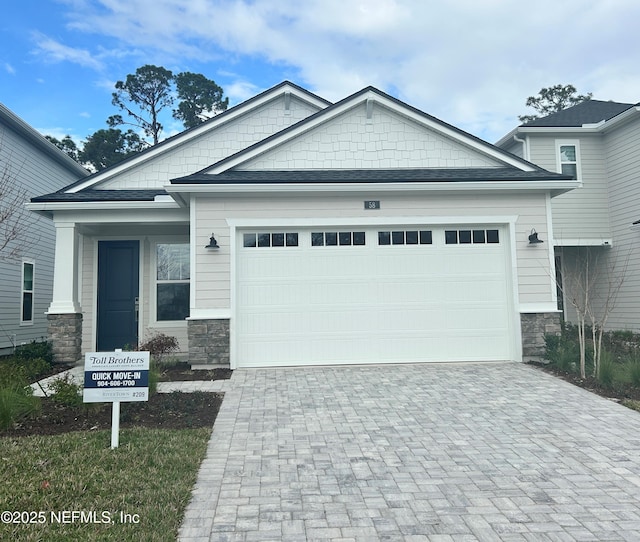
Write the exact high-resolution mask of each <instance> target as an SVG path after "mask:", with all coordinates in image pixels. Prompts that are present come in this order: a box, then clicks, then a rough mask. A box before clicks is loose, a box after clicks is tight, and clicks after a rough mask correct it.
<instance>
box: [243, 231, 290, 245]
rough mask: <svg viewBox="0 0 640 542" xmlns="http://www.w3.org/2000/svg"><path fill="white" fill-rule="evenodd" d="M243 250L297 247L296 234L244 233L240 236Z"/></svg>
mask: <svg viewBox="0 0 640 542" xmlns="http://www.w3.org/2000/svg"><path fill="white" fill-rule="evenodd" d="M242 246H243V247H244V248H256V247H258V248H265V247H266V248H268V247H276V248H277V247H297V246H298V233H297V232H274V233H266V232H261V233H245V234H243V236H242Z"/></svg>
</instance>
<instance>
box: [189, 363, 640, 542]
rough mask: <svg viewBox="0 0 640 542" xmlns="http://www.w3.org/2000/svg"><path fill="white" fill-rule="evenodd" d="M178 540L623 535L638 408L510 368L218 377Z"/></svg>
mask: <svg viewBox="0 0 640 542" xmlns="http://www.w3.org/2000/svg"><path fill="white" fill-rule="evenodd" d="M226 387H227V389H226V394H225V398H224V402H223V404H222V408H221V411H220V414H219V416H218V419H217V421H216V423H215V426H214V430H213V434H212V438H211V441H210V444H209V449H208V453H207V457H206V459H205V461H204V462H203V464H202V465H201V468H200V472H199V475H198V480H197V483H196V485H195V487H194V490H193V495H192V501H191V503H190V504H189V506H188V508H187V511H186V516H185V519H184V523H183V524H182V527H181V529H180V535H179V538H180V540H182V541H183V542H195V541H205V540H207V541H208V540H212V541H227V540H229V541H231V540H241V541H267V540H273V541H285V542H286V541H296V542H298V541H304V540H335V541H339V540H342V541H374V540H389V541H394V540H398V541H401V540H402V541H404V540H407V541H412V540H425V541H433V542H437V541H449V542H453V541H473V540H479V541H498V540H501V541H572V540H580V541H599V542H600V541H638V540H640V413H638V412H634V411H632V410H628V409H626V408H625V407H622V406H620V405H618V404H616V403H614V402H612V401H608V400H606V399H603V398H600V397H598V396H596V395H593V394H591V393H589V392H587V391H584V390H581V389H579V388H576V387H573V386H571V385H570V384H567V383H565V382H563V381H561V380H558V379H556V378H554V377H552V376H550V375H547V374H545V373H543V372H541V371H538V370H536V369H534V368H531V367H529V366H526V365H521V364H515V363H511V364H507V363H500V364H456V365H433V364H428V365H402V366H384V367H379V366H377V367H334V368H329V367H325V368H286V369H265V370H250V369H240V370H236V371H234V374H233V377H232V379H231V380H230V381H227V384H226Z"/></svg>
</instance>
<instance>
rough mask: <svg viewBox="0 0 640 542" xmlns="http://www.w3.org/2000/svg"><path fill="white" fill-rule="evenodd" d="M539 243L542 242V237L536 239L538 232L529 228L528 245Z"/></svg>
mask: <svg viewBox="0 0 640 542" xmlns="http://www.w3.org/2000/svg"><path fill="white" fill-rule="evenodd" d="M540 243H544V241H543V240H542V239H538V232H537V231H536V230H535V229H533V228H531V233H530V234H529V244H530V245H539V244H540Z"/></svg>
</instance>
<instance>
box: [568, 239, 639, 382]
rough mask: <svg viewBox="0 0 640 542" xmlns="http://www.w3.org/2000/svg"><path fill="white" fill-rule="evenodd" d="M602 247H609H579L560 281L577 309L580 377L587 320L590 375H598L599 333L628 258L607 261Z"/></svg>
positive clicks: (601, 331) (583, 369)
mask: <svg viewBox="0 0 640 542" xmlns="http://www.w3.org/2000/svg"><path fill="white" fill-rule="evenodd" d="M603 250H610V249H609V248H607V249H603V248H595V247H584V248H580V249H578V250H577V253H576V258H575V260H574V261H573V262H572V263H573V267H571V268H568V267H565V268H564V269H563V273H562V284H559V287H560V289H561V290H562V293H563V294H564V296H565V299H566V300H567V301H568V302H569V304H571V306H572V307H573V308H574V309H575V311H576V317H577V320H578V326H577V327H578V342H579V345H580V376H581V377H582V378H586V344H587V338H586V332H587V321H588V322H589V324H590V325H591V340H592V344H593V376H596V377H597V376H599V374H600V360H601V358H602V335H603V333H604V330H605V327H606V325H607V320H608V319H609V316H610V315H611V313H612V312H613V310H614V308H615V305H616V301H617V299H618V294H619V293H620V289H621V288H622V285H623V283H624V280H625V275H626V272H627V266H628V262H629V255H627V258H626V259H625V260H624V261H623V262H622V264H621V265H620V264H617V263H616V261H615V260H614V261H613V262H612V263H607V262H606V261H603V260H604V257H603V256H604V254H605V253H604V252H603ZM565 261H566V260H565Z"/></svg>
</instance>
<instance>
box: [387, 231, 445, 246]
mask: <svg viewBox="0 0 640 542" xmlns="http://www.w3.org/2000/svg"><path fill="white" fill-rule="evenodd" d="M432 242H433V236H432V233H431V230H420V231H418V230H402V231H400V230H395V231H379V232H378V245H380V246H387V245H430V244H432Z"/></svg>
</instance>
